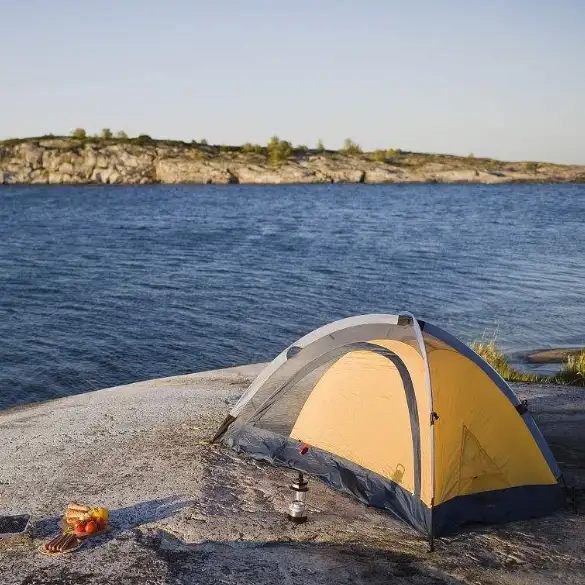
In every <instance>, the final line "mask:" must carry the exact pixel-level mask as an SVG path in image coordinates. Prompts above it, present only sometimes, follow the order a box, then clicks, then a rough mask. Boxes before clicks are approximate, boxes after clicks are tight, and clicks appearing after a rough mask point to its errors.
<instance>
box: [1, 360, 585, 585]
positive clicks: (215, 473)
mask: <svg viewBox="0 0 585 585" xmlns="http://www.w3.org/2000/svg"><path fill="white" fill-rule="evenodd" d="M261 368H262V365H261V364H256V365H248V366H240V367H237V368H231V369H225V370H217V371H212V372H202V373H199V374H191V375H186V376H179V377H174V378H166V379H161V380H152V381H148V382H140V383H136V384H131V385H128V386H122V387H118V388H112V389H107V390H100V391H97V392H90V393H86V394H80V395H77V396H69V397H66V398H62V399H58V400H54V401H49V402H44V403H40V404H32V405H29V406H25V407H18V408H13V409H9V410H6V411H3V412H0V445H2V447H0V459H1V460H2V465H1V466H0V511H1V512H2V513H4V514H9V513H23V512H28V513H30V514H31V515H32V521H33V527H32V532H31V534H30V535H29V536H27V537H25V538H21V539H20V540H16V541H14V540H6V541H0V582H1V583H2V585H73V584H79V585H81V584H84V585H94V584H95V585H106V584H113V583H116V584H120V585H143V584H145V583H150V584H152V585H165V584H169V585H170V584H187V583H209V584H210V585H211V584H218V585H219V584H227V585H229V584H234V585H236V584H238V583H249V584H258V585H261V584H262V585H268V584H272V583H303V584H305V585H325V584H328V583H339V584H347V585H349V584H351V585H361V584H364V585H365V584H368V585H375V584H383V583H384V584H385V583H396V584H402V583H404V584H406V583H418V584H420V585H447V584H450V585H454V584H458V583H460V584H463V583H468V584H471V583H480V584H482V585H490V584H493V585H496V584H498V585H521V584H528V583H530V584H531V585H544V584H547V585H551V584H553V585H554V584H558V585H572V584H574V585H577V584H578V583H579V584H582V583H583V582H584V579H585V540H584V538H583V535H584V534H585V515H583V513H582V512H583V509H582V505H579V508H578V510H577V512H578V513H576V512H575V510H573V509H572V506H571V505H569V506H568V507H567V509H566V510H561V511H559V512H558V513H557V514H555V515H553V516H549V517H545V518H538V519H534V520H527V521H521V522H512V523H510V524H502V525H483V526H473V527H469V528H467V529H466V530H464V531H463V532H461V533H458V534H455V535H452V536H449V537H443V538H441V539H439V540H438V542H437V548H436V551H435V552H434V553H432V554H430V553H428V545H427V542H426V540H425V539H424V538H422V537H421V536H420V535H419V534H418V533H416V532H415V531H414V530H412V529H410V528H409V527H408V526H407V525H406V524H404V523H402V522H399V521H397V520H395V519H393V518H392V516H391V515H390V514H388V513H385V512H382V511H380V510H376V509H374V508H368V507H366V506H365V505H363V504H361V503H359V502H358V501H357V500H355V499H353V498H350V497H348V496H345V495H343V494H340V493H339V492H335V491H333V490H331V489H330V488H328V487H326V486H325V485H324V484H322V483H320V482H319V481H317V480H315V479H313V478H311V479H310V480H309V489H310V491H309V493H308V499H307V502H308V506H309V521H308V522H307V523H306V524H301V525H295V524H292V523H291V522H289V521H288V520H287V518H286V513H287V506H288V504H289V502H290V499H291V490H290V489H289V484H290V482H291V480H292V479H293V478H294V474H293V473H292V472H291V471H289V470H286V469H283V468H276V467H271V466H269V465H266V464H262V463H259V462H256V461H254V460H251V459H247V458H245V457H242V456H239V455H237V454H236V453H234V452H233V451H231V450H229V449H227V448H224V447H222V446H221V445H217V444H210V441H209V439H210V437H211V436H212V435H213V433H214V432H215V431H216V430H217V427H218V425H219V424H220V421H221V420H222V419H223V418H224V417H225V414H226V413H227V412H228V411H229V409H230V407H231V406H232V405H233V404H234V403H235V402H236V401H237V400H238V398H239V397H240V395H241V393H242V391H243V390H244V389H245V388H246V387H247V385H248V384H249V383H250V382H251V381H252V380H253V379H254V378H255V377H256V375H257V374H258V373H259V372H260V370H261ZM512 386H513V388H514V390H515V391H516V392H517V394H518V395H519V397H520V398H523V399H524V398H526V399H528V401H529V404H530V410H531V412H532V413H533V415H534V416H535V418H536V420H537V423H538V425H539V427H540V429H541V430H542V432H543V434H544V435H545V437H546V439H547V441H548V443H549V445H550V447H551V449H552V450H553V452H554V455H555V457H556V458H557V461H558V463H559V465H560V467H561V469H562V471H563V473H564V477H565V479H566V481H567V483H568V484H569V485H570V486H575V487H577V488H578V490H579V491H581V492H582V491H583V485H584V483H583V482H584V480H585V408H584V407H585V398H584V396H583V392H582V389H581V388H575V387H569V386H564V387H560V386H550V385H544V384H513V385H512ZM70 501H80V502H86V503H89V504H92V505H103V506H107V507H108V508H110V510H111V515H110V518H111V524H112V528H113V529H112V531H111V532H109V533H106V534H104V535H101V536H97V537H95V539H90V541H89V542H87V543H86V544H84V546H83V547H82V548H81V549H80V550H78V551H76V552H74V553H71V554H68V555H65V556H63V557H57V558H49V557H46V556H44V555H42V554H41V552H40V550H39V549H40V547H41V545H42V543H44V542H46V541H47V540H48V539H49V538H50V537H52V536H54V535H55V534H56V533H57V531H58V528H57V521H58V519H59V517H60V514H62V513H63V510H64V508H65V506H66V505H67V503H68V502H70ZM569 504H570V502H569Z"/></svg>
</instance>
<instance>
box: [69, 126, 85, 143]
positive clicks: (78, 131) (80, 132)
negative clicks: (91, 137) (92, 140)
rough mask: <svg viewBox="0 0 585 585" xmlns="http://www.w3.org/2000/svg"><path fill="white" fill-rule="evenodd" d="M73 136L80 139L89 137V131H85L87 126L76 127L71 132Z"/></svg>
mask: <svg viewBox="0 0 585 585" xmlns="http://www.w3.org/2000/svg"><path fill="white" fill-rule="evenodd" d="M71 136H72V137H73V138H79V139H80V140H84V139H85V138H87V132H86V131H85V128H75V130H73V131H72V132H71Z"/></svg>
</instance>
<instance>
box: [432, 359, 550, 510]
mask: <svg viewBox="0 0 585 585" xmlns="http://www.w3.org/2000/svg"><path fill="white" fill-rule="evenodd" d="M428 359H429V368H430V373H431V388H432V392H433V404H434V409H435V411H436V412H437V413H439V417H440V418H439V420H438V421H437V423H436V425H435V504H440V503H442V502H445V501H447V500H449V499H451V498H454V497H456V496H460V495H466V494H472V493H478V492H483V491H488V490H494V489H501V488H503V487H514V486H521V485H547V484H554V483H556V481H557V480H556V478H555V477H554V475H553V474H552V472H551V470H550V467H549V465H548V464H547V462H546V461H545V459H544V457H543V455H542V452H541V450H540V449H539V447H538V445H537V444H536V442H535V441H534V438H533V437H532V434H531V433H530V431H529V429H528V428H527V426H526V424H525V423H524V421H523V420H522V417H520V416H519V415H518V412H517V411H516V409H515V408H514V406H513V405H512V404H511V403H510V401H509V400H508V398H507V397H506V396H505V395H504V394H503V393H502V392H501V391H500V390H499V388H498V387H497V386H496V385H495V384H494V382H493V381H492V380H491V379H490V378H489V376H488V375H487V374H486V373H485V372H484V371H482V370H481V369H480V368H479V367H478V366H477V365H476V364H474V363H473V362H472V361H471V360H469V359H468V358H466V357H465V356H463V355H461V354H460V353H458V352H457V351H454V350H446V349H435V350H432V351H430V352H429V353H428ZM464 430H466V432H463V431H464ZM469 437H473V440H470V438H469ZM473 441H475V445H476V446H475V447H472V445H473ZM466 449H467V452H465V450H466ZM474 449H475V450H474ZM488 459H489V461H491V462H493V464H492V465H493V467H490V466H488V467H485V465H486V461H487V460H488ZM494 468H495V469H497V470H498V473H494ZM461 474H462V478H463V479H462V478H461V477H460V475H461ZM465 478H467V479H465Z"/></svg>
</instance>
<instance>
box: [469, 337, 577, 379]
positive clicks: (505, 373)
mask: <svg viewBox="0 0 585 585" xmlns="http://www.w3.org/2000/svg"><path fill="white" fill-rule="evenodd" d="M471 349H473V351H474V352H475V353H477V354H478V355H479V356H480V357H482V358H483V359H484V360H485V361H486V362H487V363H488V364H489V365H490V366H492V368H494V370H496V372H498V374H500V376H502V378H504V380H507V381H508V382H533V383H534V382H540V383H548V384H564V385H569V386H585V350H584V351H582V352H581V353H580V354H578V355H575V356H568V357H567V361H566V362H565V363H564V364H563V366H562V367H561V369H560V371H559V372H558V373H557V374H556V375H554V376H539V375H537V374H531V373H528V372H519V371H518V370H515V369H514V368H513V367H512V366H511V365H510V362H509V361H508V358H507V357H506V355H505V354H504V352H503V351H501V350H500V349H499V348H498V346H497V345H496V343H495V342H494V341H488V342H485V341H474V342H473V343H472V344H471Z"/></svg>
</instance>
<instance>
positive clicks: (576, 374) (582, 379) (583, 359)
mask: <svg viewBox="0 0 585 585" xmlns="http://www.w3.org/2000/svg"><path fill="white" fill-rule="evenodd" d="M552 380H553V381H554V383H555V384H567V385H569V386H585V351H582V352H581V353H579V354H577V355H570V356H568V357H567V361H566V362H565V363H564V364H563V365H562V367H561V369H560V370H559V372H558V374H557V375H556V376H553V378H552Z"/></svg>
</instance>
